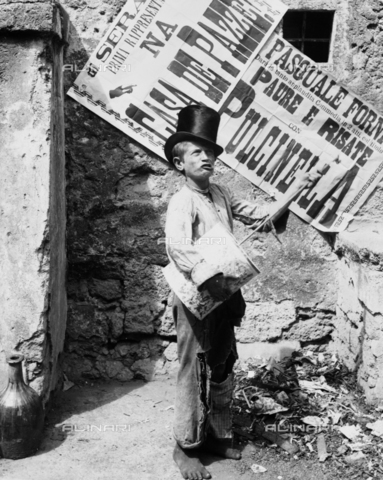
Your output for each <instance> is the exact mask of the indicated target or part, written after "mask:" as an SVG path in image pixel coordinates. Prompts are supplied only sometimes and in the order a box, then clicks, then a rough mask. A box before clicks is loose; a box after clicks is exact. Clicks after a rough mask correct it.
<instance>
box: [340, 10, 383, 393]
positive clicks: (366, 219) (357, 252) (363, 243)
mask: <svg viewBox="0 0 383 480" xmlns="http://www.w3.org/2000/svg"><path fill="white" fill-rule="evenodd" d="M350 40H351V47H352V67H353V68H352V71H351V72H350V75H349V78H348V81H349V85H350V86H351V87H352V88H353V89H354V90H355V91H356V92H357V93H359V94H360V95H362V97H363V98H364V99H366V100H368V101H369V102H371V103H372V104H373V105H374V106H375V107H377V108H378V109H379V110H380V112H383V96H382V89H383V66H382V65H383V64H382V60H383V59H382V56H383V51H382V45H383V43H382V42H383V5H382V4H381V2H379V1H367V2H361V1H357V2H354V4H353V15H352V20H351V22H350ZM382 238H383V183H382V182H381V183H380V185H378V187H377V188H376V190H375V191H374V193H373V194H372V195H371V196H370V198H369V199H368V201H367V202H366V203H365V205H364V206H363V207H362V208H361V209H360V211H359V212H358V215H357V216H356V218H355V220H354V221H353V222H352V223H351V224H350V226H349V228H348V231H347V232H343V233H342V234H340V235H339V239H338V241H337V245H336V251H337V253H338V255H339V258H340V274H339V296H338V302H337V317H338V320H337V322H338V323H337V329H336V332H334V341H333V344H332V348H333V349H334V350H335V351H337V352H338V353H339V354H340V356H341V357H342V358H343V359H344V361H345V362H346V363H347V365H348V366H349V368H350V369H353V370H355V371H356V372H357V373H358V379H359V383H360V384H361V386H362V387H363V388H364V390H365V392H366V396H367V400H368V401H371V402H373V401H377V400H381V399H382V398H383V364H382V355H381V351H382V342H383V326H382V325H383V323H382V320H383V317H382V315H383V262H382V258H383V257H382V252H383V250H382V249H383V242H382Z"/></svg>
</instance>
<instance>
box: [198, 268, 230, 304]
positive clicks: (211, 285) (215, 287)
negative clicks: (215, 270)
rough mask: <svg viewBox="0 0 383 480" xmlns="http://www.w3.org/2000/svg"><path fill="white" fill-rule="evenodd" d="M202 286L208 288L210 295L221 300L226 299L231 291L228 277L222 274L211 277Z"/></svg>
mask: <svg viewBox="0 0 383 480" xmlns="http://www.w3.org/2000/svg"><path fill="white" fill-rule="evenodd" d="M201 287H204V288H206V289H207V291H208V292H209V293H210V295H211V296H212V297H213V298H214V299H215V300H219V301H223V300H226V299H227V298H228V297H229V296H230V293H231V292H230V289H229V288H228V286H227V282H226V279H225V277H224V276H223V275H222V274H219V275H215V276H214V277H211V278H209V279H208V280H206V282H204V283H203V285H201Z"/></svg>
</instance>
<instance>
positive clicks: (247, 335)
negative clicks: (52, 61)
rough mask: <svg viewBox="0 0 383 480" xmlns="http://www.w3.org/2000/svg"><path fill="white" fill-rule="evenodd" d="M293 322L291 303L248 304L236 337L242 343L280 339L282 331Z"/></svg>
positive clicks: (293, 311)
mask: <svg viewBox="0 0 383 480" xmlns="http://www.w3.org/2000/svg"><path fill="white" fill-rule="evenodd" d="M295 321H296V314H295V308H294V302H292V301H284V302H281V303H279V304H275V303H271V302H264V303H248V304H247V307H246V314H245V317H244V319H243V320H242V325H241V327H240V328H238V329H237V330H236V337H237V339H238V341H240V342H243V343H252V342H255V341H261V342H264V341H274V340H277V339H279V338H281V336H282V332H283V329H286V328H289V327H290V326H291V325H292V324H293V323H294V322H295Z"/></svg>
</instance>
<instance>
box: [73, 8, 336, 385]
mask: <svg viewBox="0 0 383 480" xmlns="http://www.w3.org/2000/svg"><path fill="white" fill-rule="evenodd" d="M123 3H124V2H123V1H121V2H99V1H98V2H87V3H85V2H80V1H70V2H65V4H64V6H65V8H66V10H67V11H68V12H69V14H70V18H71V22H72V38H71V46H70V48H69V50H68V52H67V57H66V63H67V64H72V65H73V67H72V69H73V70H74V69H75V66H76V67H77V69H80V68H81V67H82V66H83V65H84V63H85V61H86V60H87V58H88V56H89V54H90V53H91V52H92V51H93V50H94V48H95V47H96V45H97V43H98V41H99V40H100V38H101V37H102V35H103V34H104V32H105V31H106V29H107V28H108V26H109V23H110V21H112V19H113V18H114V16H115V15H116V13H117V12H118V11H119V8H121V6H122V4H123ZM70 68H71V67H67V72H66V76H65V81H66V89H68V88H69V87H70V86H71V85H72V83H73V81H74V80H75V78H76V76H77V73H76V72H75V71H73V72H72V73H71V72H70V71H69V69H70ZM132 68H134V65H132ZM66 124H67V131H66V138H67V181H68V188H67V199H68V261H69V265H68V267H69V272H68V273H69V275H68V305H69V311H68V330H67V340H66V356H65V358H66V360H65V362H66V372H67V374H68V376H69V377H70V378H73V379H76V378H79V377H82V378H100V377H101V378H104V377H110V378H116V379H119V380H129V379H131V378H133V377H134V376H141V377H145V378H150V377H151V376H152V375H153V373H154V372H158V373H166V372H167V371H168V369H169V368H173V366H174V364H175V363H176V362H175V359H176V350H175V343H174V342H175V340H176V338H175V331H174V328H173V324H172V318H171V305H170V300H171V299H170V297H169V290H168V287H167V284H166V282H165V280H164V279H163V277H162V274H161V267H162V266H164V265H165V264H166V263H167V257H166V254H165V249H164V245H158V243H157V240H158V239H159V238H160V237H161V236H163V227H164V220H165V213H166V207H167V203H168V201H169V198H170V197H171V195H172V194H173V193H174V192H175V191H177V190H178V189H179V187H180V185H181V184H182V182H183V179H182V177H180V176H179V175H178V174H176V173H175V172H174V171H173V170H172V169H170V168H169V167H168V166H167V164H166V163H164V162H162V161H160V160H159V159H158V158H153V156H152V155H151V154H150V152H147V151H145V150H143V149H142V148H141V147H140V146H139V145H138V144H136V143H135V142H133V141H130V139H129V138H128V137H127V136H125V135H124V134H122V133H120V132H119V131H118V130H116V129H115V128H114V127H112V126H111V125H109V124H107V123H106V122H104V121H103V120H101V119H100V118H98V117H97V116H96V115H94V114H93V113H91V112H89V111H88V110H86V109H85V108H83V107H82V106H80V105H78V104H76V102H74V101H73V100H72V99H70V98H68V97H67V101H66ZM216 170H217V171H216V176H215V181H217V182H221V183H225V184H229V185H230V186H231V187H232V188H234V189H235V190H236V191H238V192H240V193H241V195H243V197H245V198H248V199H256V200H257V201H260V202H268V201H270V200H269V199H268V198H267V196H266V195H265V194H263V193H262V192H261V191H259V190H258V189H256V188H255V187H253V186H252V185H251V183H250V182H248V181H247V180H245V179H244V178H243V177H241V176H239V175H238V174H235V173H234V172H233V171H232V170H231V169H229V168H227V167H226V166H224V165H222V164H218V165H217V169H216ZM236 234H237V236H238V237H241V236H243V235H244V234H245V227H243V226H242V225H241V224H240V223H237V224H236ZM281 239H282V242H283V245H280V244H279V243H278V242H277V241H276V240H275V239H274V238H273V237H272V236H271V235H264V234H260V235H258V237H256V238H255V239H254V240H253V241H252V242H250V245H249V248H248V251H249V253H250V254H251V255H252V257H253V259H254V261H255V262H256V263H257V264H258V265H259V266H260V268H261V270H262V272H263V273H262V275H260V276H259V277H258V278H257V280H256V281H255V282H254V283H253V284H251V285H249V286H247V287H246V288H245V289H244V294H245V298H246V300H247V302H248V311H247V315H246V318H245V319H244V322H243V327H242V328H241V329H239V330H238V337H239V339H240V340H241V341H243V342H254V341H256V340H265V341H266V340H269V341H275V340H278V339H282V338H283V339H299V340H301V341H302V342H307V343H310V342H314V343H323V342H327V341H328V339H329V336H330V335H331V332H332V330H333V319H334V315H335V302H336V272H337V263H336V256H335V255H334V254H333V253H332V249H331V246H330V243H331V241H330V240H328V239H325V238H324V237H323V236H321V235H320V234H319V233H318V232H316V231H315V230H314V229H312V228H311V227H309V226H307V225H306V224H304V223H303V222H302V221H300V220H299V219H298V218H297V217H295V216H294V215H293V214H291V215H290V219H289V222H288V225H287V229H286V231H285V232H284V233H282V234H281Z"/></svg>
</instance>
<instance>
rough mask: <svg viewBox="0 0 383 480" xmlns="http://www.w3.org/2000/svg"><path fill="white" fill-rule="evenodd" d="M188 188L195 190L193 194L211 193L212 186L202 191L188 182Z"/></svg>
mask: <svg viewBox="0 0 383 480" xmlns="http://www.w3.org/2000/svg"><path fill="white" fill-rule="evenodd" d="M185 185H186V186H187V187H188V188H190V190H193V192H197V193H205V194H206V193H209V191H210V184H209V186H208V187H207V188H205V189H202V188H197V187H194V186H193V185H189V184H188V183H187V182H186V184H185Z"/></svg>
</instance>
